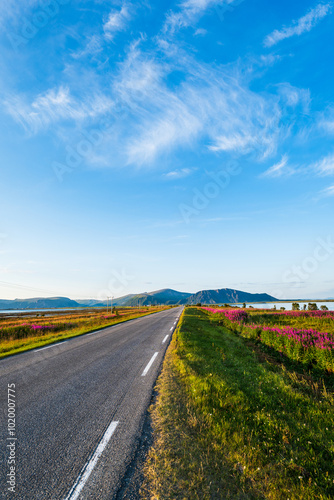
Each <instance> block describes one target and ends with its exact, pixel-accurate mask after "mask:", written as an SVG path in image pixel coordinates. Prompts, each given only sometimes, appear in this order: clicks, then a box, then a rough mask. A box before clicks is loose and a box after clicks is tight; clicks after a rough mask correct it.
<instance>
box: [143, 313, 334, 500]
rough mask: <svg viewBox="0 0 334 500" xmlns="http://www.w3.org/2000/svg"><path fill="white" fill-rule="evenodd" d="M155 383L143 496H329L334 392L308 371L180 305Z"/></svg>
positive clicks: (321, 499)
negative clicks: (298, 369)
mask: <svg viewBox="0 0 334 500" xmlns="http://www.w3.org/2000/svg"><path fill="white" fill-rule="evenodd" d="M326 383H327V382H326ZM157 388H158V392H159V396H158V400H157V403H156V404H155V405H154V406H153V407H152V408H151V414H152V421H153V427H154V444H153V446H152V448H151V450H150V453H149V458H148V461H147V463H146V464H145V470H144V473H145V481H144V483H143V486H142V489H141V496H142V498H144V499H155V500H168V499H170V500H178V499H182V500H183V499H189V500H190V499H191V500H196V499H200V500H206V499H233V500H241V499H270V500H278V499H280V500H283V499H284V500H288V499H289V500H329V499H333V498H334V496H333V495H334V483H333V481H334V445H333V437H334V436H333V402H334V400H333V392H332V391H331V390H330V388H329V387H328V386H327V387H325V385H324V383H322V385H321V384H320V382H319V380H317V381H314V380H313V378H312V374H311V373H308V374H305V376H303V375H301V374H300V373H298V374H296V373H295V372H293V371H292V370H291V369H289V368H286V367H285V366H284V365H282V364H279V363H277V362H276V361H275V360H272V359H271V358H270V357H269V356H267V355H266V354H265V353H262V352H259V351H258V346H256V344H255V343H252V342H251V341H249V340H247V339H244V338H242V337H240V336H238V335H236V334H234V333H232V332H230V331H229V330H227V329H226V328H224V327H221V326H219V325H218V320H217V319H215V318H213V317H212V315H211V316H210V315H209V314H208V313H205V312H204V311H201V310H199V309H195V308H186V309H185V312H184V314H183V316H182V318H181V321H180V325H179V328H178V330H177V332H175V334H174V337H173V340H172V342H171V345H170V347H169V349H168V352H167V355H166V358H165V362H164V366H163V370H162V374H161V376H160V377H159V379H158V382H157Z"/></svg>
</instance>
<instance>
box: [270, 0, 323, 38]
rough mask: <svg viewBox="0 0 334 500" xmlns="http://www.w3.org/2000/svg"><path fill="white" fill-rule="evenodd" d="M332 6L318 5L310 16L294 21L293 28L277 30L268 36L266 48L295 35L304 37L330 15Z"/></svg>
mask: <svg viewBox="0 0 334 500" xmlns="http://www.w3.org/2000/svg"><path fill="white" fill-rule="evenodd" d="M331 8H332V4H330V3H327V4H318V5H317V6H316V7H315V8H314V9H312V10H311V11H310V12H309V13H308V14H306V15H305V16H303V17H301V18H300V19H298V20H297V21H294V22H293V24H292V26H288V27H284V28H282V29H281V30H275V31H273V32H272V33H270V35H268V36H267V37H266V38H265V40H264V45H265V46H266V47H272V46H273V45H276V44H277V43H278V42H281V41H282V40H284V39H286V38H290V37H292V36H295V35H298V36H299V35H302V34H303V33H305V32H307V31H311V29H312V28H314V26H316V25H317V24H318V23H319V21H320V20H321V19H323V18H324V17H325V16H327V14H329V13H330V11H331Z"/></svg>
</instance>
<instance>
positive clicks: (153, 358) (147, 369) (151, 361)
mask: <svg viewBox="0 0 334 500" xmlns="http://www.w3.org/2000/svg"><path fill="white" fill-rule="evenodd" d="M158 354H159V353H158V352H156V353H155V354H153V356H152V358H151V359H150V361H149V363H148V365H147V366H146V368H145V370H144V371H143V373H142V374H141V376H142V377H145V375H147V372H148V371H149V369H150V368H151V366H152V364H153V362H154V360H155V358H156V357H157V356H158Z"/></svg>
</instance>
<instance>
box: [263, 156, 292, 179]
mask: <svg viewBox="0 0 334 500" xmlns="http://www.w3.org/2000/svg"><path fill="white" fill-rule="evenodd" d="M288 161H289V158H288V156H287V155H284V156H283V157H282V159H281V161H280V162H278V163H276V164H275V165H273V166H272V167H270V168H268V170H266V171H265V172H264V173H263V174H261V175H260V177H273V178H277V177H282V176H283V175H284V176H290V175H292V174H293V173H294V170H293V169H292V168H291V167H289V166H288Z"/></svg>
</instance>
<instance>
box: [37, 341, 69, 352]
mask: <svg viewBox="0 0 334 500" xmlns="http://www.w3.org/2000/svg"><path fill="white" fill-rule="evenodd" d="M60 344H65V342H59V343H58V344H51V345H47V346H46V347H41V348H40V349H35V350H34V352H40V351H44V349H50V347H56V345H60Z"/></svg>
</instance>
